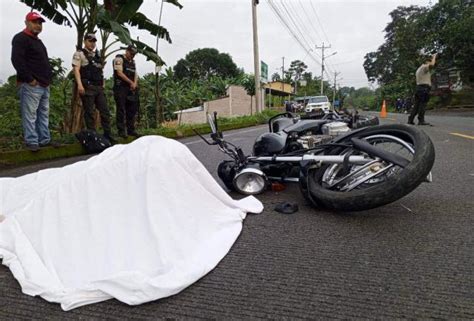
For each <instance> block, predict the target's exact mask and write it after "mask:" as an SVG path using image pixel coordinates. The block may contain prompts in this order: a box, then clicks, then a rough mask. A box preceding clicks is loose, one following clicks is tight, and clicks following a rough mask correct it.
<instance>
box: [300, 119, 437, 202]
mask: <svg viewBox="0 0 474 321" xmlns="http://www.w3.org/2000/svg"><path fill="white" fill-rule="evenodd" d="M353 137H356V138H360V139H365V140H367V141H368V142H369V143H371V144H373V145H375V146H377V147H379V148H384V149H387V150H389V151H391V152H392V153H397V154H399V155H401V156H403V157H405V158H406V159H408V160H409V161H410V163H409V164H408V165H407V166H406V167H405V168H401V167H399V166H396V165H393V164H389V163H387V162H385V161H379V162H378V163H374V164H373V165H371V166H372V167H369V168H366V169H365V170H364V169H363V168H362V166H361V165H351V164H349V165H348V166H347V167H344V166H343V165H342V164H331V165H324V166H323V167H321V168H318V169H312V170H309V171H308V175H307V177H306V182H305V183H306V188H307V189H306V188H305V189H303V188H302V190H303V192H305V190H306V192H307V194H306V195H307V198H308V199H310V200H311V202H313V204H314V205H316V206H317V207H322V208H326V209H330V210H335V211H362V210H368V209H371V208H375V207H379V206H382V205H386V204H388V203H391V202H394V201H396V200H398V199H400V198H402V197H403V196H405V195H407V194H408V193H410V192H411V191H413V190H414V189H415V188H416V187H417V186H418V185H420V184H421V183H422V182H423V181H424V180H425V179H426V177H427V176H428V174H429V172H430V170H431V168H432V167H433V164H434V159H435V150H434V146H433V143H432V142H431V140H430V138H429V137H428V135H426V134H425V133H424V132H423V131H421V130H419V129H416V128H414V127H409V126H407V125H395V124H394V125H381V126H376V127H368V128H365V129H363V130H361V131H359V132H355V133H354V134H352V135H351V134H350V135H348V136H345V137H344V138H342V139H341V140H340V141H339V143H348V142H350V139H351V138H353ZM326 154H328V155H347V154H350V155H360V154H362V153H361V152H360V151H358V150H356V149H354V148H349V149H348V148H341V147H336V148H334V149H332V150H330V151H329V152H326ZM387 166H389V167H388V169H386V170H385V171H384V172H381V173H380V174H378V175H377V176H373V177H371V178H370V179H367V180H364V178H363V175H362V174H363V173H364V172H365V174H367V175H370V174H371V173H375V172H377V171H378V170H379V169H381V168H383V167H387ZM358 170H359V171H361V173H360V174H359V176H358V177H357V175H354V176H351V178H352V180H351V179H349V180H348V181H347V182H346V181H344V182H343V183H340V184H335V183H337V182H338V181H340V180H341V178H343V177H345V176H347V175H348V174H354V173H357V172H356V171H358ZM345 183H347V184H345Z"/></svg>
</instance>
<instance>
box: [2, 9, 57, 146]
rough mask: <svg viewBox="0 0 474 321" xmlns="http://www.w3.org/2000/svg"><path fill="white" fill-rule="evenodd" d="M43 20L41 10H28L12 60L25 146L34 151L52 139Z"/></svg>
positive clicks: (48, 74)
mask: <svg viewBox="0 0 474 321" xmlns="http://www.w3.org/2000/svg"><path fill="white" fill-rule="evenodd" d="M43 22H45V20H44V19H43V17H41V16H40V15H39V14H38V13H36V12H30V13H28V14H27V15H26V18H25V24H26V28H25V29H24V30H23V31H22V32H20V33H17V34H16V35H15V37H13V40H12V56H11V61H12V63H13V67H14V68H15V70H16V74H17V77H16V79H17V83H18V95H19V97H20V110H21V122H22V126H23V136H24V140H25V144H26V148H27V149H29V150H30V151H32V152H36V151H38V150H39V149H40V147H42V146H46V145H49V144H50V143H51V135H50V132H49V84H50V83H51V80H52V77H53V72H52V68H51V65H50V64H49V58H48V52H47V50H46V47H45V46H44V44H43V42H42V41H41V40H40V39H39V38H38V35H39V34H40V33H41V31H42V30H43Z"/></svg>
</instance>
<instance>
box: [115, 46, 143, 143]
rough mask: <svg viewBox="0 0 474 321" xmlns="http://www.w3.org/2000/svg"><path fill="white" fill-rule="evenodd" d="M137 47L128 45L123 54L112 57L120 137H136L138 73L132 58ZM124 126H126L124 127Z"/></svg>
mask: <svg viewBox="0 0 474 321" xmlns="http://www.w3.org/2000/svg"><path fill="white" fill-rule="evenodd" d="M136 54H137V48H135V47H134V46H132V45H130V46H128V47H127V49H126V50H125V54H124V55H117V56H116V57H115V59H114V98H115V103H116V105H117V130H118V134H119V136H121V137H124V138H126V137H127V134H128V135H129V136H135V137H138V136H139V135H138V133H137V132H136V131H135V117H136V115H137V112H138V104H139V100H138V75H137V72H136V67H135V61H134V60H133V58H134V57H135V55H136ZM125 127H126V128H125Z"/></svg>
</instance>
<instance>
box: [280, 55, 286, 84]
mask: <svg viewBox="0 0 474 321" xmlns="http://www.w3.org/2000/svg"><path fill="white" fill-rule="evenodd" d="M281 59H282V60H283V62H282V65H281V91H283V89H284V88H283V86H284V85H283V82H284V81H285V57H281Z"/></svg>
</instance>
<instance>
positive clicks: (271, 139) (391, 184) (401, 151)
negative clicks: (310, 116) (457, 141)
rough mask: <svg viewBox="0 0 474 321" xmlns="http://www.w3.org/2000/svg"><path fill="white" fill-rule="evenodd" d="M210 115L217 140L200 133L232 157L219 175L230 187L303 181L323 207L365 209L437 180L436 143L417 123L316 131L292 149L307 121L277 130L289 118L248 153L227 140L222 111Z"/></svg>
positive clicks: (249, 190) (248, 189) (256, 188)
mask: <svg viewBox="0 0 474 321" xmlns="http://www.w3.org/2000/svg"><path fill="white" fill-rule="evenodd" d="M208 121H209V125H210V127H211V130H212V133H211V135H210V137H211V141H208V140H207V139H206V138H205V137H203V136H202V135H200V134H199V133H197V134H198V135H199V136H200V137H201V138H202V139H203V140H204V141H205V142H206V143H207V144H209V145H217V146H218V147H219V149H220V150H221V151H222V152H224V153H225V154H227V155H228V156H230V157H231V160H224V161H223V162H221V163H220V164H219V167H218V175H219V177H220V179H221V180H222V182H223V183H224V184H225V186H226V187H227V188H229V189H231V190H234V191H237V192H239V193H241V194H245V195H253V194H259V193H262V192H263V191H264V190H265V189H266V188H267V187H268V185H269V182H271V181H285V182H288V181H289V182H299V185H300V190H301V192H302V193H303V195H304V196H305V198H306V199H308V200H309V201H310V202H311V203H312V204H313V205H315V206H317V207H321V208H326V209H330V210H336V211H360V210H367V209H371V208H375V207H378V206H382V205H385V204H388V203H391V202H393V201H396V200H398V199H400V198H401V197H403V196H405V195H406V194H408V193H410V192H411V191H413V190H414V189H415V188H416V187H418V186H419V185H420V184H421V183H422V182H423V181H430V180H431V173H430V171H431V168H432V167H433V164H434V159H435V150H434V146H433V143H432V142H431V140H430V138H429V137H428V135H426V134H425V133H424V132H423V131H422V130H419V129H417V128H415V127H413V126H407V125H401V124H392V125H379V126H369V127H365V128H362V129H358V130H354V131H348V132H346V133H345V134H343V135H338V136H336V137H335V138H332V139H331V140H329V141H327V140H324V137H317V136H318V135H309V136H314V137H311V139H310V138H308V137H306V138H305V140H306V142H307V146H304V147H305V148H303V149H296V150H290V151H289V150H287V149H285V146H288V145H289V144H286V142H287V140H288V139H290V138H291V137H294V138H295V137H297V136H298V137H300V138H301V137H302V136H299V134H300V133H301V132H302V131H301V130H300V129H301V128H300V126H302V127H303V128H304V126H305V122H304V121H302V122H299V123H295V124H293V125H296V124H298V126H297V128H296V129H297V130H296V132H295V131H294V129H295V128H292V126H291V125H290V126H286V127H285V128H284V130H281V131H278V132H274V130H275V129H279V128H276V127H281V126H285V125H284V122H286V121H280V122H276V123H277V125H275V122H271V126H273V125H275V126H273V127H272V128H271V129H270V133H266V134H267V135H266V134H264V135H262V136H264V137H265V139H261V138H262V136H260V137H259V138H258V139H257V141H256V142H255V144H254V148H253V151H254V155H252V156H246V155H244V153H243V151H242V149H241V148H240V147H238V146H235V145H234V144H232V143H230V142H227V141H226V140H224V138H223V135H222V133H221V132H219V130H218V124H217V113H214V117H212V116H211V115H208ZM331 124H333V123H331V122H328V123H325V124H322V125H321V126H325V125H327V128H326V131H327V133H329V131H330V130H331V129H334V127H337V126H335V125H331ZM298 128H299V129H298ZM336 131H337V130H336ZM282 133H284V134H282ZM323 136H331V135H323ZM326 138H327V137H326ZM316 139H320V140H319V141H316ZM309 141H312V142H313V143H315V144H312V145H310V144H309V143H308V142H309Z"/></svg>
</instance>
